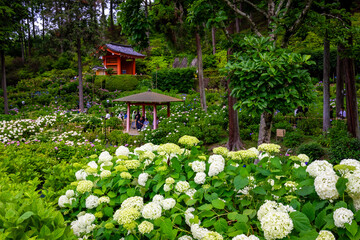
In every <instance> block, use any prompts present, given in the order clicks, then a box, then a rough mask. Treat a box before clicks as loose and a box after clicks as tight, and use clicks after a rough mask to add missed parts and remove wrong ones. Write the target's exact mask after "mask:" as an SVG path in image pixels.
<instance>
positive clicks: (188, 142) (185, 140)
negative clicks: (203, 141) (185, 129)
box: [178, 135, 200, 147]
mask: <svg viewBox="0 0 360 240" xmlns="http://www.w3.org/2000/svg"><path fill="white" fill-rule="evenodd" d="M199 142H200V141H199V139H197V138H196V137H192V136H188V135H184V136H182V137H181V138H180V139H179V141H178V143H180V144H183V145H185V146H188V147H192V146H196V145H198V143H199Z"/></svg>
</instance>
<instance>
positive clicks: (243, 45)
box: [226, 36, 314, 114]
mask: <svg viewBox="0 0 360 240" xmlns="http://www.w3.org/2000/svg"><path fill="white" fill-rule="evenodd" d="M238 44H239V46H238V50H237V51H236V52H235V53H234V55H233V57H232V59H231V60H230V61H229V63H228V64H227V66H226V70H227V71H228V73H229V74H231V83H230V84H231V87H232V89H233V90H232V93H231V95H232V96H234V97H236V98H237V99H238V102H237V104H236V105H235V108H236V109H246V110H248V111H249V112H251V113H252V114H260V113H262V112H264V111H266V112H269V113H272V112H274V111H275V110H279V111H280V112H284V113H286V112H289V111H292V109H295V108H296V107H297V106H299V105H306V104H308V103H310V102H311V101H312V99H313V96H314V91H313V85H312V84H311V78H310V74H309V73H308V72H307V70H304V67H305V65H310V64H313V63H314V62H312V61H309V59H310V56H308V55H301V54H297V53H290V52H289V51H288V50H286V49H283V48H276V47H275V46H274V42H272V41H270V40H269V38H264V37H255V36H245V37H244V38H243V40H242V41H240V42H239V43H238Z"/></svg>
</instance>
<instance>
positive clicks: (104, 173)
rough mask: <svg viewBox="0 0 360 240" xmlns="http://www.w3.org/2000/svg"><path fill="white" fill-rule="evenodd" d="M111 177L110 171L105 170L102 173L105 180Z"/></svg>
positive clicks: (101, 175)
mask: <svg viewBox="0 0 360 240" xmlns="http://www.w3.org/2000/svg"><path fill="white" fill-rule="evenodd" d="M110 176H111V172H110V171H109V170H104V171H102V172H101V173H100V178H101V179H103V178H108V177H110Z"/></svg>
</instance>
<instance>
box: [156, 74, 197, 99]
mask: <svg viewBox="0 0 360 240" xmlns="http://www.w3.org/2000/svg"><path fill="white" fill-rule="evenodd" d="M194 77H195V68H174V69H164V70H159V71H157V73H156V72H153V73H152V79H153V83H155V84H156V87H157V88H158V89H160V90H162V91H169V90H171V89H176V90H178V91H179V92H181V93H187V92H189V90H190V89H192V88H193V87H194Z"/></svg>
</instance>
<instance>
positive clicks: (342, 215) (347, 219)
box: [333, 207, 354, 228]
mask: <svg viewBox="0 0 360 240" xmlns="http://www.w3.org/2000/svg"><path fill="white" fill-rule="evenodd" d="M333 218H334V223H335V226H337V227H339V228H345V223H348V224H351V223H352V220H353V219H354V213H353V212H352V211H351V210H349V209H347V208H343V207H342V208H338V209H336V210H335V212H334V215H333Z"/></svg>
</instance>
